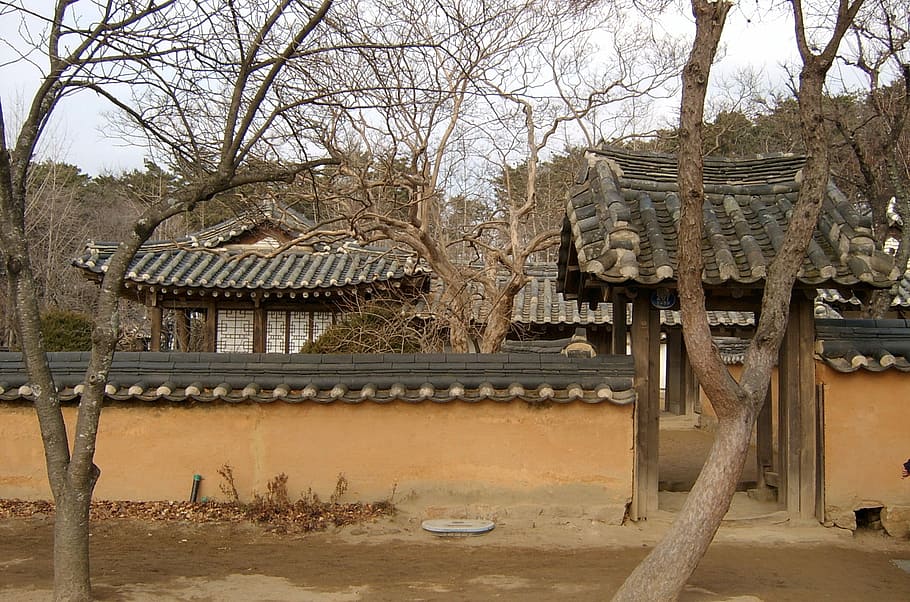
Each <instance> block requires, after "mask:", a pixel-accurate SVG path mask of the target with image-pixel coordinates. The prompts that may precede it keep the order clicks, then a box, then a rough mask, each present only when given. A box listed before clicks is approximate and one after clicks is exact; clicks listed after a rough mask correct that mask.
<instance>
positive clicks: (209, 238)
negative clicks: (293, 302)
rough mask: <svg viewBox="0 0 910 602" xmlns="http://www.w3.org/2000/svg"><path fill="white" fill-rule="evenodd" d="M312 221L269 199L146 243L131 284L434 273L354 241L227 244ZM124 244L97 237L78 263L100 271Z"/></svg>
mask: <svg viewBox="0 0 910 602" xmlns="http://www.w3.org/2000/svg"><path fill="white" fill-rule="evenodd" d="M310 226H311V224H310V223H309V222H308V221H307V220H306V218H305V217H303V216H302V215H300V214H298V213H296V212H294V211H293V210H291V209H287V208H284V207H276V206H275V205H273V204H266V205H265V206H264V208H254V209H249V210H247V211H245V212H243V213H241V214H240V215H238V216H237V217H235V218H233V219H230V220H226V221H224V222H222V223H220V224H216V225H215V226H212V227H210V228H207V229H204V230H201V231H199V232H196V233H194V234H191V235H189V236H185V237H182V238H178V239H176V240H170V241H167V240H165V241H150V242H147V243H145V244H144V245H142V247H141V248H140V249H139V251H138V252H137V253H136V256H135V257H134V258H133V260H132V262H131V263H130V267H129V270H128V271H127V275H126V284H127V286H128V287H130V286H141V285H146V286H157V287H169V288H177V289H205V290H247V291H249V290H254V289H255V290H262V291H271V290H279V291H283V290H304V291H312V290H325V289H333V288H340V287H345V286H357V285H369V284H375V283H382V282H388V281H397V280H402V279H405V278H410V277H414V276H420V277H423V276H424V275H425V274H426V273H427V271H426V270H425V269H424V268H423V267H422V266H421V265H420V264H419V263H418V261H417V258H416V256H414V255H413V254H408V253H403V252H400V251H393V250H388V249H383V248H376V247H366V246H360V245H357V244H354V243H352V242H347V243H344V244H335V245H328V244H325V243H318V244H316V245H308V246H292V247H290V248H289V249H287V250H285V251H281V252H272V251H270V250H269V249H263V248H259V249H256V248H251V247H247V246H239V247H231V246H225V245H227V243H230V242H232V241H234V240H236V239H237V238H238V237H240V236H242V235H244V234H248V233H250V232H253V231H254V230H256V229H258V228H262V227H273V228H279V229H282V230H284V231H285V232H287V234H288V235H289V236H291V237H293V236H296V235H298V234H300V233H302V232H305V231H306V229H307V228H308V227H310ZM116 249H117V243H104V242H101V243H96V242H90V243H88V244H87V245H86V247H85V250H84V251H83V253H82V254H81V255H80V256H79V257H77V258H75V259H74V260H73V265H75V266H76V267H79V268H82V269H84V270H86V271H87V272H89V273H90V274H94V275H96V276H98V277H100V275H101V274H103V273H104V272H105V271H107V265H108V262H109V261H110V258H111V256H112V255H113V253H114V251H116Z"/></svg>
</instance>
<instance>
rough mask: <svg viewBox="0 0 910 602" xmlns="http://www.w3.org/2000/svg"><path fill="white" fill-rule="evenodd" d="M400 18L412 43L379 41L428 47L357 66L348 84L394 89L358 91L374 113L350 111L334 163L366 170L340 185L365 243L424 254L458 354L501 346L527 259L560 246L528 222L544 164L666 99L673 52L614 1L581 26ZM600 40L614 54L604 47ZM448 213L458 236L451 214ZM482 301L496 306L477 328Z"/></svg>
mask: <svg viewBox="0 0 910 602" xmlns="http://www.w3.org/2000/svg"><path fill="white" fill-rule="evenodd" d="M389 10H391V11H393V12H394V13H395V14H401V15H402V19H401V22H400V23H399V25H398V26H399V27H400V28H401V29H402V30H403V31H402V33H394V32H390V31H389V30H386V31H384V32H379V33H377V35H376V36H372V37H374V38H375V39H380V40H381V39H383V38H382V36H389V35H393V36H395V38H396V39H400V38H411V39H421V40H425V43H424V45H421V46H409V47H403V48H399V49H397V50H396V51H395V52H388V51H383V52H379V53H377V52H372V51H371V52H364V53H362V55H361V60H360V62H359V63H357V64H356V65H351V75H350V76H349V77H348V78H347V79H350V80H351V81H358V82H368V81H369V80H370V78H372V77H375V76H376V74H381V75H382V76H383V77H385V78H390V79H391V80H392V81H393V82H394V84H393V85H392V86H391V87H389V88H387V89H386V90H380V91H379V92H378V93H374V94H364V95H361V96H360V97H359V98H360V99H361V100H360V102H361V103H362V105H363V106H364V109H363V110H362V111H360V112H359V113H357V114H351V113H350V112H339V113H338V114H337V115H336V116H335V117H336V118H335V119H334V120H333V122H332V127H331V128H330V129H329V131H327V132H326V137H327V139H329V140H330V141H331V144H333V145H334V146H335V147H336V148H337V149H338V154H344V155H346V156H347V157H351V158H357V159H358V160H359V162H355V161H347V162H346V163H345V165H344V166H343V168H342V172H341V175H342V176H343V177H344V181H342V180H341V179H339V188H344V187H345V184H346V190H347V191H348V192H347V198H346V199H345V200H346V204H347V208H348V209H347V213H348V216H349V219H350V222H351V225H352V228H353V229H354V231H355V232H357V233H358V235H359V236H360V237H362V238H363V239H366V240H372V241H376V240H383V239H384V240H389V241H394V243H396V244H399V245H404V246H406V247H409V248H411V249H413V250H415V251H416V252H417V253H418V254H419V255H420V256H421V257H422V258H423V259H425V260H426V261H427V263H428V264H429V265H430V266H431V267H432V269H433V271H434V272H435V274H436V275H437V276H438V277H439V278H440V280H441V281H442V282H443V283H444V289H443V291H442V294H441V296H440V298H439V300H438V303H437V305H436V308H435V313H436V314H437V315H438V316H439V317H440V318H442V319H444V320H446V323H447V324H448V327H449V331H450V335H451V344H452V347H453V348H454V349H457V350H460V351H466V350H468V349H470V348H471V347H472V345H473V344H474V343H475V342H476V344H477V347H478V348H479V350H480V351H482V352H493V351H496V350H498V349H499V346H500V344H501V342H502V341H503V340H504V338H505V336H506V333H507V331H508V328H509V316H510V312H511V308H512V301H513V299H514V296H515V295H516V294H517V293H518V291H519V290H521V288H522V287H523V286H524V284H525V282H526V276H525V274H524V267H525V264H526V262H527V260H528V258H529V257H530V256H531V255H532V254H534V253H535V252H537V251H540V250H541V249H545V248H548V247H550V246H552V245H554V244H555V243H556V241H557V237H558V231H557V230H556V229H555V228H547V229H543V228H541V229H536V230H535V229H534V228H533V225H534V220H533V219H532V218H533V216H534V213H535V212H536V211H538V210H539V208H540V207H539V205H540V203H539V198H538V191H537V185H538V182H537V176H538V166H539V164H540V162H541V161H542V160H545V159H546V157H547V156H549V153H550V152H551V148H552V146H553V145H554V143H556V142H557V141H561V142H562V143H563V146H564V145H565V144H566V143H568V142H570V141H572V140H578V141H583V142H585V143H587V144H589V145H590V144H593V143H595V142H596V141H597V140H598V139H599V138H600V137H602V136H603V132H602V131H600V130H599V127H598V126H599V124H600V123H602V121H601V120H600V113H598V111H603V110H604V109H605V107H608V106H619V105H622V104H623V103H626V102H630V101H631V100H632V99H635V98H638V97H641V96H643V95H647V94H657V93H659V92H658V91H659V90H660V88H661V87H662V86H663V85H664V84H665V83H667V81H668V80H669V78H670V77H671V76H672V74H673V73H675V70H676V64H675V59H676V55H675V54H674V52H673V51H674V48H673V47H672V45H670V44H667V45H660V44H658V43H657V41H656V38H655V37H654V36H653V35H652V34H651V32H648V31H643V30H642V28H643V27H644V26H643V25H636V24H634V23H632V22H631V21H630V20H628V18H627V17H626V15H625V14H624V13H623V12H622V11H621V10H620V9H619V8H618V5H610V6H608V7H606V8H605V9H604V10H603V11H599V12H597V11H591V12H589V13H587V14H585V15H583V16H582V15H578V14H575V13H573V12H572V11H571V10H569V9H568V8H567V6H566V5H565V4H564V3H558V2H551V1H550V0H494V1H492V2H473V1H468V2H455V1H450V0H444V1H442V2H426V1H425V0H408V1H406V2H404V3H395V6H390V7H389ZM404 15H407V16H409V18H404ZM361 19H362V18H361ZM347 21H348V22H349V23H352V24H355V25H359V24H360V22H359V21H358V20H357V17H356V16H351V17H349V18H348V19H347ZM595 32H597V33H599V34H601V35H604V34H608V37H607V39H608V40H609V45H610V47H609V48H605V49H602V50H599V49H598V48H596V47H595V46H594V44H593V38H592V34H593V33H595ZM361 35H362V34H361ZM377 36H378V37H377ZM361 88H364V89H372V88H373V87H372V86H370V85H369V84H367V83H364V84H363V85H362V86H361ZM352 150H354V151H357V152H356V153H355V152H352ZM518 164H522V165H523V166H524V167H525V171H526V177H525V178H524V181H523V182H522V185H521V186H512V185H511V183H509V182H506V183H505V185H504V186H502V187H501V188H500V189H499V192H503V193H504V194H503V195H501V196H500V197H499V198H498V199H497V198H496V192H497V191H496V190H495V189H494V187H493V185H492V183H493V181H494V180H495V179H497V178H500V177H502V175H503V174H505V175H506V177H509V176H510V172H509V171H508V169H507V168H508V167H510V166H515V165H518ZM452 215H458V216H459V217H460V218H461V219H460V222H461V223H460V224H458V227H457V228H453V227H450V226H451V222H450V223H448V224H447V223H445V222H444V221H443V220H442V218H443V217H445V216H452ZM468 216H471V217H472V221H470V222H469V221H467V220H466V219H465V218H466V217H468ZM478 294H479V295H482V296H483V298H484V301H485V303H486V304H487V306H488V311H487V313H486V316H485V319H484V320H482V321H480V322H478V321H476V320H474V319H472V318H473V316H472V310H473V308H474V302H473V300H472V295H478Z"/></svg>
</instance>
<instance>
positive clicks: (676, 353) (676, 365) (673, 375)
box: [664, 328, 685, 416]
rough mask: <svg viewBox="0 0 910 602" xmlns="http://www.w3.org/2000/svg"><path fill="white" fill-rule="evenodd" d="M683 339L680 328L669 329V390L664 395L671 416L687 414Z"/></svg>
mask: <svg viewBox="0 0 910 602" xmlns="http://www.w3.org/2000/svg"><path fill="white" fill-rule="evenodd" d="M684 347H685V345H683V337H682V330H681V329H679V328H669V329H667V390H666V393H665V395H664V403H665V406H666V409H667V411H668V412H670V413H671V414H676V415H677V416H679V415H680V414H684V413H685V404H684V403H683V390H682V386H683V382H684V380H685V376H684V374H683V373H684V372H685V358H684V357H683V348H684Z"/></svg>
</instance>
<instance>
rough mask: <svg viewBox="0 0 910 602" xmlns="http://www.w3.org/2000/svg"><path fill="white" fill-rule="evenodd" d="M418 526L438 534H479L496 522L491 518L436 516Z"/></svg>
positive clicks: (491, 528) (485, 531) (491, 527)
mask: <svg viewBox="0 0 910 602" xmlns="http://www.w3.org/2000/svg"><path fill="white" fill-rule="evenodd" d="M420 526H421V527H423V528H424V530H426V531H429V532H430V533H436V534H438V535H479V534H481V533H487V532H488V531H492V530H493V527H495V526H496V524H495V523H494V522H493V521H491V520H480V519H460V518H437V519H433V520H425V521H423V523H421V525H420Z"/></svg>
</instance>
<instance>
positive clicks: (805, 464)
mask: <svg viewBox="0 0 910 602" xmlns="http://www.w3.org/2000/svg"><path fill="white" fill-rule="evenodd" d="M814 347H815V315H814V312H813V303H812V301H810V300H809V299H807V298H806V297H805V295H803V294H802V293H801V292H799V291H794V293H793V299H792V301H791V303H790V321H789V323H788V325H787V333H786V334H785V335H784V341H783V344H782V345H781V353H780V361H779V362H778V371H779V377H780V391H779V395H778V447H779V449H778V457H779V462H780V466H779V469H780V470H779V475H780V489H779V490H778V502H781V503H782V504H783V505H784V507H785V508H786V509H787V511H788V512H789V513H790V514H791V516H793V517H795V518H800V519H803V520H808V519H814V518H818V517H817V516H816V505H817V492H818V489H819V483H818V480H819V475H820V471H819V461H818V457H819V455H820V454H819V449H818V435H817V428H816V425H817V422H818V403H817V401H816V399H815V359H814Z"/></svg>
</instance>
